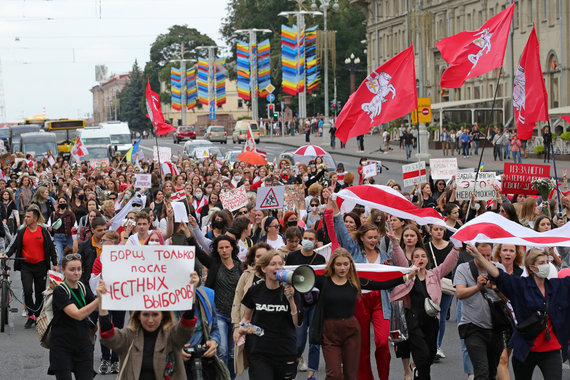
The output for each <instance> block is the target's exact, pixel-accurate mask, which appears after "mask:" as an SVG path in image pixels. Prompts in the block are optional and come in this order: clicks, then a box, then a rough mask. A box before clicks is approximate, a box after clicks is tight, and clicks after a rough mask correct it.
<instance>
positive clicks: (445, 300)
mask: <svg viewBox="0 0 570 380" xmlns="http://www.w3.org/2000/svg"><path fill="white" fill-rule="evenodd" d="M451 302H453V296H452V295H449V294H443V293H442V294H441V302H440V304H439V307H440V308H441V311H440V312H439V332H438V334H437V349H438V350H439V348H440V347H441V342H442V341H443V335H444V334H445V323H446V322H447V318H446V317H447V311H448V310H449V308H450V307H451Z"/></svg>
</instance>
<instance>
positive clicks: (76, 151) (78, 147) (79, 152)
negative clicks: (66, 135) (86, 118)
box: [71, 138, 89, 162]
mask: <svg viewBox="0 0 570 380" xmlns="http://www.w3.org/2000/svg"><path fill="white" fill-rule="evenodd" d="M88 154H89V150H88V149H87V147H86V146H85V145H84V144H83V142H82V141H81V139H80V138H77V140H75V144H73V147H72V148H71V155H72V156H73V158H74V159H75V161H77V162H80V161H81V158H82V157H85V156H86V155H88Z"/></svg>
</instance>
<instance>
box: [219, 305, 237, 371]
mask: <svg viewBox="0 0 570 380" xmlns="http://www.w3.org/2000/svg"><path fill="white" fill-rule="evenodd" d="M216 315H217V317H218V328H219V329H220V345H219V346H218V357H219V358H220V359H222V361H223V362H224V364H225V365H226V366H227V367H228V369H229V370H230V376H231V378H232V379H235V378H236V374H235V372H234V339H233V334H234V328H233V327H234V325H232V317H231V316H230V315H228V314H223V313H220V312H218V313H217V314H216Z"/></svg>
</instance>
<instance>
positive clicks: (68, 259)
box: [63, 253, 81, 261]
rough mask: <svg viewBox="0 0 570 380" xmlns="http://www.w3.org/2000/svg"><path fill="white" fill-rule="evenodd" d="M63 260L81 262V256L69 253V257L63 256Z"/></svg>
mask: <svg viewBox="0 0 570 380" xmlns="http://www.w3.org/2000/svg"><path fill="white" fill-rule="evenodd" d="M63 258H64V259H65V260H67V261H71V260H73V259H77V260H81V255H80V254H79V253H70V254H69V255H65V256H63Z"/></svg>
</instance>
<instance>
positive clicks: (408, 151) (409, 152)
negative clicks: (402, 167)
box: [406, 144, 414, 159]
mask: <svg viewBox="0 0 570 380" xmlns="http://www.w3.org/2000/svg"><path fill="white" fill-rule="evenodd" d="M413 148H414V146H413V145H412V144H406V159H408V158H410V157H411V156H412V149H413Z"/></svg>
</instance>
